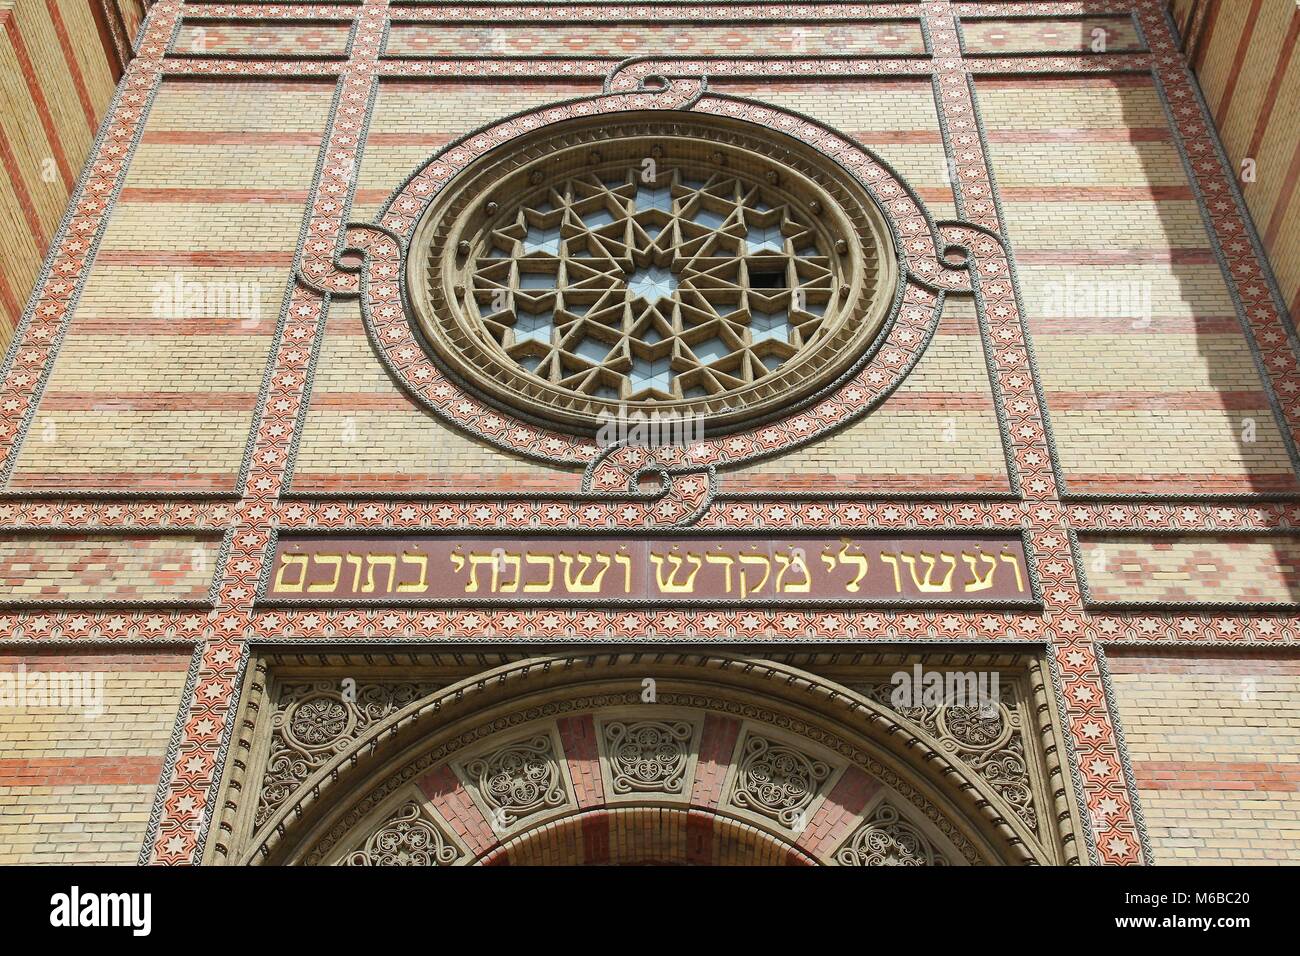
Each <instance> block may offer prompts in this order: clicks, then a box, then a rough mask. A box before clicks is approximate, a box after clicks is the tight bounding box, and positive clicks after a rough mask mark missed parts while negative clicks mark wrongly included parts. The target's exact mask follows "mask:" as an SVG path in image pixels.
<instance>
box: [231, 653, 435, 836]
mask: <svg viewBox="0 0 1300 956" xmlns="http://www.w3.org/2000/svg"><path fill="white" fill-rule="evenodd" d="M347 680H348V679H347V678H340V679H336V680H321V681H287V682H284V683H279V684H277V685H276V686H275V687H274V688H273V690H272V694H273V696H274V700H275V709H274V710H273V712H272V713H271V715H270V725H271V739H270V750H269V752H268V755H267V761H266V769H265V771H264V772H263V774H262V784H261V788H260V791H259V795H258V805H257V812H256V814H255V816H254V824H255V826H258V827H260V826H261V825H262V824H264V823H265V822H266V821H267V820H268V819H269V818H270V816H271V815H272V814H273V813H274V812H275V811H276V809H277V808H279V806H280V804H281V803H283V802H284V801H285V800H286V799H287V798H288V797H289V796H291V795H292V794H293V793H294V792H295V791H296V790H297V789H298V788H299V787H300V786H302V783H303V781H304V780H306V779H307V778H308V777H309V776H311V775H312V774H313V773H314V772H315V771H316V770H318V769H320V767H322V766H323V765H324V764H325V763H327V762H328V761H329V760H330V758H332V757H334V756H335V755H337V754H338V753H339V752H340V751H341V750H343V749H345V748H346V747H347V746H348V744H350V743H351V742H352V741H353V740H355V739H356V738H357V737H358V736H359V735H360V734H362V733H364V732H365V731H366V730H367V729H369V728H370V727H371V726H372V725H373V724H374V723H375V722H376V721H379V720H383V719H384V718H385V717H387V716H389V715H390V714H393V713H396V712H397V711H399V710H401V709H402V708H403V707H405V706H406V705H407V704H409V703H411V702H412V701H415V700H419V699H420V698H421V697H423V696H425V695H426V694H429V693H432V692H433V691H434V690H436V689H437V688H438V687H439V686H440V685H439V684H437V683H432V682H418V681H400V682H396V683H389V682H377V681H376V682H364V683H360V684H357V683H356V681H355V680H353V681H352V682H351V683H347Z"/></svg>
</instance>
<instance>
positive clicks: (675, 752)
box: [601, 720, 695, 796]
mask: <svg viewBox="0 0 1300 956" xmlns="http://www.w3.org/2000/svg"><path fill="white" fill-rule="evenodd" d="M601 731H602V738H603V739H602V743H603V745H604V748H605V753H606V754H607V757H608V761H609V769H610V777H611V786H612V788H613V791H614V795H615V796H622V795H624V794H631V793H665V794H680V793H682V792H684V791H685V789H686V785H687V783H688V781H687V778H686V770H687V765H688V764H689V763H690V758H691V742H692V738H693V737H694V736H695V726H694V725H693V724H691V722H690V721H687V720H612V721H609V722H607V723H604V724H603V725H602V727H601Z"/></svg>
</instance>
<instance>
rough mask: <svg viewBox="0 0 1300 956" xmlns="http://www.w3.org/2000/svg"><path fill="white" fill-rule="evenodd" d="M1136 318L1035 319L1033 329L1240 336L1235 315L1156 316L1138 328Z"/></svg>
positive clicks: (1057, 332) (1038, 332)
mask: <svg viewBox="0 0 1300 956" xmlns="http://www.w3.org/2000/svg"><path fill="white" fill-rule="evenodd" d="M1136 318H1137V317H1136V316H1122V317H1111V316H1104V317H1103V316H1095V315H1067V316H1034V317H1033V318H1031V319H1030V327H1031V328H1032V329H1033V332H1034V334H1035V335H1079V334H1080V333H1083V334H1093V333H1100V332H1123V333H1125V334H1132V333H1134V332H1141V333H1142V334H1143V335H1232V336H1240V335H1241V320H1240V319H1238V318H1237V317H1236V316H1235V315H1153V316H1151V323H1150V324H1149V325H1143V326H1141V327H1140V328H1137V329H1135V328H1134V327H1133V323H1134V322H1135V321H1136Z"/></svg>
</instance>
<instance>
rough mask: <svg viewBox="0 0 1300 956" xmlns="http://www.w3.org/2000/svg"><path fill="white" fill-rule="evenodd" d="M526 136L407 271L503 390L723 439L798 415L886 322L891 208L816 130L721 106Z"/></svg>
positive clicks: (540, 408)
mask: <svg viewBox="0 0 1300 956" xmlns="http://www.w3.org/2000/svg"><path fill="white" fill-rule="evenodd" d="M607 122H608V121H606V123H607ZM523 139H524V140H525V142H524V143H522V144H520V145H519V146H518V147H517V148H515V149H512V150H511V152H510V153H509V155H508V156H507V157H505V158H502V157H496V156H494V152H495V151H493V152H489V153H488V154H486V155H485V156H484V157H483V158H482V159H481V160H480V161H479V162H478V163H477V164H475V165H473V166H471V167H469V168H468V169H467V170H465V171H464V172H463V173H462V174H461V176H460V177H459V181H458V182H455V183H452V184H451V185H450V186H449V188H448V189H447V190H444V192H443V193H442V194H440V197H439V199H438V200H437V201H435V202H434V203H433V204H431V206H430V208H429V210H428V211H427V212H426V214H425V216H424V218H423V219H422V220H421V222H420V224H419V226H418V227H417V229H416V231H415V234H414V236H413V238H412V243H411V253H410V255H409V256H408V267H407V273H406V276H405V279H406V283H407V292H408V301H409V302H410V304H411V306H412V307H413V309H414V313H415V318H416V324H417V327H418V328H419V330H420V331H421V332H422V333H423V336H424V338H425V340H426V343H427V344H428V345H429V346H431V350H432V352H433V354H434V355H435V357H436V358H437V359H439V360H440V362H441V363H442V364H443V365H444V367H446V368H448V369H449V370H450V371H452V372H453V373H454V374H455V375H456V376H457V377H458V378H460V379H461V380H462V381H464V382H465V383H466V384H468V385H469V386H471V387H472V388H473V389H474V390H475V391H476V392H477V393H478V394H479V395H481V396H482V397H484V398H485V399H486V400H488V401H490V402H492V403H494V404H496V405H498V406H499V407H504V408H507V409H509V410H511V411H514V412H517V413H520V414H522V415H523V416H525V417H528V418H532V419H542V420H545V421H546V422H547V423H548V424H552V425H558V426H560V427H564V428H567V429H568V430H571V431H577V432H579V433H587V434H590V433H593V432H596V431H598V430H599V428H600V426H601V425H602V424H603V422H605V421H607V420H608V419H609V416H615V415H619V414H626V413H632V412H647V413H648V412H652V411H653V412H658V413H660V414H665V413H668V414H670V415H675V416H680V417H681V418H682V419H687V420H689V419H692V418H693V419H696V420H697V421H698V422H699V423H700V424H701V425H702V426H703V428H705V429H707V430H709V431H711V432H714V433H716V432H717V431H725V430H730V429H732V428H735V427H738V426H740V425H744V424H749V423H752V422H754V421H757V420H759V419H762V418H764V417H766V416H769V415H771V414H776V413H784V412H788V411H790V410H792V408H793V406H795V405H796V404H797V403H798V402H799V401H800V400H801V399H806V398H808V397H809V396H810V395H811V394H812V393H814V392H816V391H817V390H818V389H819V388H820V387H824V386H825V385H827V384H829V383H830V382H832V381H833V380H834V379H835V377H836V376H837V375H839V374H840V373H842V372H843V371H845V370H846V369H848V368H849V367H850V366H851V365H852V364H853V363H854V362H855V361H856V360H857V359H859V358H861V356H862V355H863V353H864V352H865V351H866V350H867V349H868V348H869V346H870V345H871V343H872V342H873V341H874V340H875V338H876V336H877V334H878V333H879V331H880V329H881V326H882V325H883V323H884V320H885V318H886V315H887V312H888V310H889V306H890V304H891V302H892V299H893V288H894V285H895V282H896V273H897V267H896V263H895V261H894V255H893V252H892V245H891V243H890V241H889V238H888V229H887V227H886V226H885V223H884V220H883V217H882V216H881V214H880V212H879V210H878V209H877V208H876V206H875V204H874V203H873V202H872V200H871V199H870V197H868V196H867V194H866V193H865V191H864V190H862V189H861V188H860V187H858V186H857V185H856V184H855V183H854V182H853V181H852V179H851V178H850V177H849V176H847V174H845V173H843V172H842V171H841V170H840V169H839V167H838V166H835V165H834V164H833V163H829V162H827V161H826V160H825V159H824V158H822V157H820V155H819V154H816V153H815V152H814V151H812V150H811V149H809V148H808V147H805V146H803V145H802V144H800V143H798V142H797V141H794V140H788V141H787V140H785V139H784V138H782V137H780V136H779V134H767V135H759V134H758V133H755V132H751V131H749V130H747V129H740V128H738V124H735V123H728V122H727V121H725V120H722V119H720V118H716V117H704V116H701V117H698V118H696V117H691V118H690V119H689V120H687V119H680V118H679V119H673V120H671V121H669V120H664V119H662V118H661V117H655V118H654V119H653V120H642V121H641V122H629V121H628V120H626V119H624V120H623V121H622V122H621V123H620V126H619V128H618V129H616V130H615V131H613V132H611V131H610V130H609V129H608V127H607V125H606V126H603V127H602V126H601V125H599V124H598V123H597V122H596V121H594V120H574V121H569V122H567V123H564V124H561V125H559V126H556V127H549V128H545V129H543V130H541V131H540V132H539V133H536V134H533V135H530V136H526V137H523Z"/></svg>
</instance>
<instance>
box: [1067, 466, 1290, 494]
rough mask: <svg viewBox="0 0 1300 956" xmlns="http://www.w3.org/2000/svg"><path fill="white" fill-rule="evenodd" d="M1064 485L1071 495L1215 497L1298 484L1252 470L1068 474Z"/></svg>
mask: <svg viewBox="0 0 1300 956" xmlns="http://www.w3.org/2000/svg"><path fill="white" fill-rule="evenodd" d="M1066 483H1067V484H1068V485H1069V490H1070V491H1072V492H1074V493H1075V494H1080V493H1085V492H1086V493H1088V494H1137V493H1146V494H1217V495H1241V494H1249V493H1250V492H1259V491H1297V490H1300V482H1297V481H1296V477H1295V475H1293V474H1292V473H1291V472H1262V471H1253V472H1251V473H1250V474H1248V475H1242V476H1240V477H1237V476H1225V475H1216V474H1209V473H1207V474H1204V475H1188V474H1182V473H1177V474H1152V473H1150V472H1135V473H1132V474H1126V473H1122V472H1116V473H1110V474H1092V473H1087V472H1068V473H1067V474H1066Z"/></svg>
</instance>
